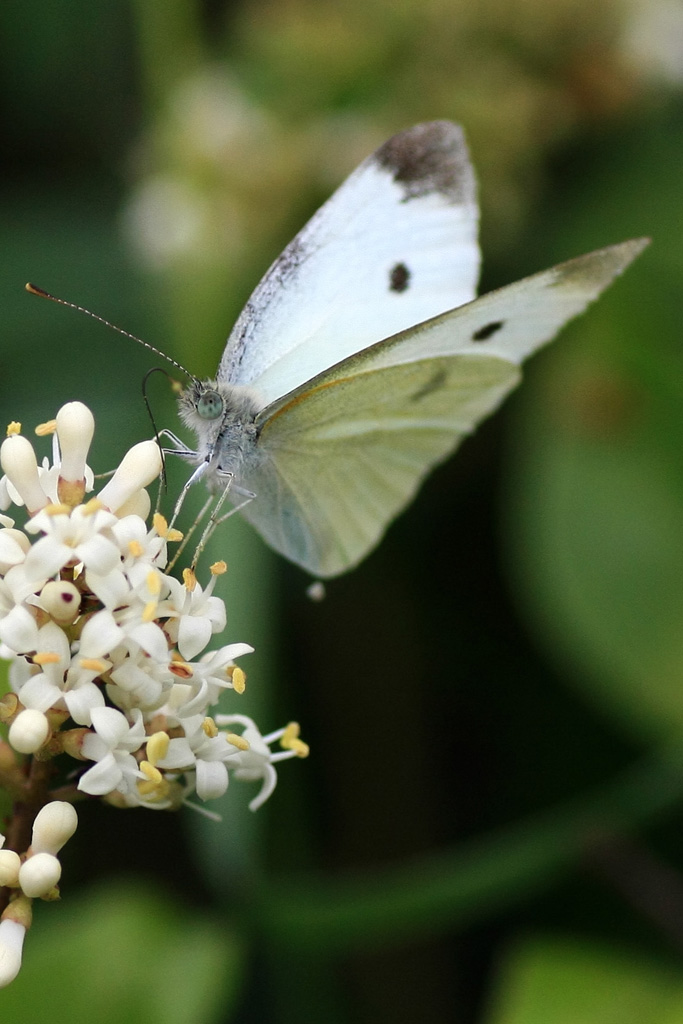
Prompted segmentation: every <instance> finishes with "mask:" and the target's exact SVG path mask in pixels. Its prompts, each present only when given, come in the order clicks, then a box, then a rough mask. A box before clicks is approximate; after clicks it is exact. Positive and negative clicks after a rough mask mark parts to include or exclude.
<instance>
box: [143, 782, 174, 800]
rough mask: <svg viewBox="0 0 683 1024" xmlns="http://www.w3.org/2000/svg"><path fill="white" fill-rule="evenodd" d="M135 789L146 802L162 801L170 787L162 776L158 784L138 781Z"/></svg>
mask: <svg viewBox="0 0 683 1024" xmlns="http://www.w3.org/2000/svg"><path fill="white" fill-rule="evenodd" d="M137 788H138V793H139V794H140V796H144V797H147V799H148V800H164V799H165V798H166V797H167V796H168V792H169V790H170V788H171V787H170V784H169V782H168V781H167V780H166V779H164V778H163V776H162V778H161V780H160V781H159V782H152V780H151V779H138V781H137Z"/></svg>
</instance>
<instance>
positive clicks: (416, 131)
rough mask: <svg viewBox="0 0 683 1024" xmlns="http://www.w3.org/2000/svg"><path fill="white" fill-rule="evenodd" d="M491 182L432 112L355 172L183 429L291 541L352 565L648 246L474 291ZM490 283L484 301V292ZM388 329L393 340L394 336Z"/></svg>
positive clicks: (265, 525) (296, 548)
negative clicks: (478, 177)
mask: <svg viewBox="0 0 683 1024" xmlns="http://www.w3.org/2000/svg"><path fill="white" fill-rule="evenodd" d="M478 218H479V211H478V207H477V201H476V183H475V179H474V174H473V171H472V167H471V164H470V161H469V157H468V153H467V148H466V145H465V142H464V138H463V134H462V130H461V129H460V128H459V127H458V126H457V125H454V124H451V123H450V122H448V121H434V122H431V123H427V124H419V125H416V126H415V127H413V128H409V129H408V130H407V131H404V132H401V133H400V134H399V135H395V136H394V137H393V138H391V139H389V141H388V142H386V143H385V144H384V145H383V146H381V147H380V149H378V150H377V152H376V153H374V154H373V155H372V156H371V157H369V158H368V159H367V160H365V161H364V163H362V164H361V165H360V167H359V168H358V169H357V170H356V171H354V173H353V174H352V175H351V176H350V177H349V178H348V179H347V180H346V182H344V184H343V185H342V186H341V187H340V188H339V189H338V191H337V192H335V194H334V195H333V196H332V198H331V199H329V200H328V201H327V202H326V203H325V204H324V206H322V207H321V209H320V210H318V212H317V213H316V214H315V215H314V216H313V218H312V219H311V220H310V221H309V223H308V224H307V225H306V227H304V229H303V230H302V231H301V232H300V233H299V234H298V235H297V236H296V238H295V239H294V241H293V242H291V243H290V245H289V246H288V247H287V248H286V249H285V251H284V252H283V254H282V255H281V256H280V257H279V258H278V259H277V260H276V261H275V263H274V264H273V265H272V267H271V268H270V270H269V271H268V272H267V273H266V275H265V277H264V278H263V279H262V281H261V282H260V284H259V285H258V287H257V288H256V290H255V292H254V293H253V295H252V296H251V298H250V300H249V301H248V303H247V305H246V307H245V309H244V311H243V312H242V314H241V316H240V317H239V319H238V321H237V323H236V325H235V327H234V329H233V331H232V333H231V335H230V337H229V338H228V342H227V345H226V348H225V352H224V353H223V358H222V359H221V363H220V366H219V367H218V374H217V377H216V380H215V381H197V380H193V381H192V382H191V383H190V385H189V386H188V387H187V388H186V390H185V391H184V392H183V394H182V395H181V398H180V415H181V417H182V419H183V421H184V422H185V423H186V424H187V425H188V426H190V427H191V428H193V430H194V431H195V432H196V434H197V438H198V442H197V450H196V451H192V450H190V449H188V448H186V447H185V446H184V445H183V444H182V442H179V441H178V439H177V438H174V437H173V435H169V436H171V437H173V440H174V442H175V443H176V445H177V447H178V452H177V453H178V454H180V455H182V456H183V457H184V458H187V459H188V460H189V461H191V462H193V463H194V464H196V465H197V466H198V468H197V470H196V471H195V473H194V474H193V477H192V480H193V481H194V480H196V479H199V478H200V477H201V478H203V479H204V480H205V481H206V483H207V484H208V486H209V488H210V490H212V491H224V490H225V488H226V486H228V485H229V486H230V488H231V491H230V495H231V500H232V495H233V494H234V493H237V494H238V495H240V494H241V495H247V496H249V495H254V498H253V500H252V501H248V502H247V503H246V505H245V507H244V509H243V514H244V516H245V517H246V518H247V519H248V520H249V522H251V523H252V524H253V526H254V527H255V528H256V529H257V530H258V531H259V533H260V534H261V535H262V536H263V537H264V538H265V540H266V541H267V542H268V543H269V544H270V545H271V546H272V547H273V548H275V550H276V551H279V552H281V553H282V554H283V555H285V556H286V557H287V558H289V559H291V560H292V561H293V562H296V563H297V564H298V565H300V566H302V567H303V568H304V569H307V570H308V571H309V572H310V573H312V574H313V575H315V576H321V577H327V576H336V575H338V574H339V573H342V572H345V571H346V570H347V569H350V568H351V567H352V566H354V565H356V564H357V563H358V562H359V561H360V560H361V559H362V558H364V557H365V555H367V553H368V552H369V551H370V550H371V549H372V548H373V547H374V546H375V545H376V544H377V543H378V541H379V540H380V538H381V536H382V534H383V533H384V531H385V530H386V528H387V526H388V524H389V523H390V522H391V520H392V519H393V518H394V516H396V515H397V514H398V513H399V512H400V511H401V510H402V509H403V508H404V507H405V506H406V505H407V504H408V502H409V501H410V500H411V498H412V497H413V495H414V494H415V492H416V491H417V489H418V487H419V486H420V483H421V482H422V480H423V478H424V477H425V476H426V474H427V473H428V472H429V471H430V470H431V469H432V468H433V467H434V466H435V465H436V464H437V463H439V462H441V461H442V460H443V459H445V458H446V457H447V456H449V455H450V454H451V453H452V452H453V451H454V450H455V448H457V446H458V444H459V443H460V441H461V440H462V438H463V437H464V436H465V435H467V434H469V433H470V432H471V431H472V430H473V429H474V427H475V426H476V425H477V424H478V423H479V422H480V421H481V420H482V419H483V418H484V417H485V416H487V415H488V414H489V413H491V412H493V410H494V409H496V408H497V407H498V405H499V404H500V403H501V402H502V400H503V398H504V397H505V396H506V395H507V394H508V393H509V392H510V391H511V390H512V389H513V388H514V387H515V385H516V384H517V383H518V382H519V380H520V377H521V373H520V369H519V364H520V363H521V361H522V360H523V359H524V358H525V357H526V356H527V355H529V354H530V353H531V352H533V351H535V350H536V349H537V348H539V347H540V346H541V345H543V344H544V343H545V342H547V341H549V340H550V339H551V338H552V337H553V336H554V335H555V333H556V332H557V331H558V330H559V329H560V328H561V327H562V326H563V325H564V324H565V323H566V322H567V321H568V320H570V319H571V318H572V317H574V316H576V315H577V314H578V313H580V312H581V311H582V310H584V309H585V308H586V306H587V305H588V303H589V302H591V301H592V300H593V299H595V298H596V297H597V296H598V295H599V294H600V292H602V290H603V289H604V288H606V287H607V285H608V284H609V283H610V282H611V281H612V280H613V278H614V277H615V276H616V275H618V274H619V273H621V271H622V270H623V269H624V268H625V267H626V266H628V264H629V263H630V262H631V260H633V259H634V258H635V257H636V256H637V255H638V253H639V252H640V251H641V250H642V249H643V248H644V247H645V245H647V242H648V240H647V239H635V240H632V241H628V242H623V243H622V244H621V245H614V246H611V247H609V248H606V249H599V250H597V251H596V252H592V253H589V254H588V255H586V256H580V257H579V258H578V259H573V260H570V261H569V262H567V263H561V264H559V266H557V267H553V268H552V269H551V270H546V271H544V272H543V273H540V274H535V275H534V276H533V277H528V278H525V279H524V280H522V281H518V282H516V283H515V284H513V285H509V286H508V287H507V288H501V289H499V290H498V291H495V292H491V293H490V294H488V295H485V296H483V297H482V298H480V299H474V297H475V294H476V283H477V278H478V273H479V259H480V257H479V248H478V245H477V222H478ZM473 300H474V301H473ZM382 338H383V339H384V340H380V341H378V339H382Z"/></svg>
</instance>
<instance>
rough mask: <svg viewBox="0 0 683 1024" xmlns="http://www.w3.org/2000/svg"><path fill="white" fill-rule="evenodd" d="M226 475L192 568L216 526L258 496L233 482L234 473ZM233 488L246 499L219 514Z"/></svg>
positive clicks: (193, 566)
mask: <svg viewBox="0 0 683 1024" xmlns="http://www.w3.org/2000/svg"><path fill="white" fill-rule="evenodd" d="M226 475H227V476H229V479H228V482H227V484H226V485H225V489H224V491H223V493H222V494H221V495H220V497H219V498H218V501H217V502H216V504H215V506H214V509H213V512H212V513H211V516H210V518H209V521H208V523H207V524H206V527H205V528H204V533H203V534H202V536H201V538H200V541H199V544H198V545H197V548H196V550H195V553H194V556H193V558H192V565H191V569H192V570H194V569H195V567H196V565H197V562H198V561H199V556H200V555H201V553H202V551H203V550H204V548H205V547H206V545H207V543H208V541H209V538H210V537H211V536H212V535H213V532H214V530H215V529H216V527H217V526H220V524H221V523H224V522H225V520H226V519H229V518H230V516H232V515H234V514H235V512H239V510H240V509H242V508H244V506H245V505H248V504H249V502H250V501H253V500H254V498H255V497H256V495H255V494H254V493H253V492H252V491H247V490H245V489H244V488H243V487H240V486H239V485H238V484H235V483H233V476H232V474H226ZM231 490H232V491H235V492H237V493H238V494H242V495H245V496H246V497H245V500H244V501H241V502H240V503H239V505H235V506H234V507H233V508H231V509H230V511H229V512H226V513H225V515H222V516H219V512H220V510H221V509H222V507H223V505H224V504H225V500H226V498H227V497H228V494H229V493H230V491H231Z"/></svg>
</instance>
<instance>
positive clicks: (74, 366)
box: [0, 0, 683, 1024]
mask: <svg viewBox="0 0 683 1024" xmlns="http://www.w3.org/2000/svg"><path fill="white" fill-rule="evenodd" d="M0 47H2V51H1V52H2V60H1V61H0V79H1V81H2V88H1V90H0V104H1V105H2V124H3V142H4V158H3V161H2V170H1V173H2V177H3V187H2V189H1V190H0V211H1V215H0V240H1V249H0V251H1V252H2V274H0V300H1V303H2V310H3V330H2V340H1V341H0V387H1V388H2V407H3V409H4V410H5V421H9V420H12V419H18V420H21V421H22V422H23V423H24V424H25V427H26V429H27V431H28V430H29V429H30V428H31V427H32V425H33V424H35V423H37V422H40V421H43V420H46V419H48V418H50V417H51V416H52V415H54V413H55V412H56V410H57V409H58V407H59V406H60V405H61V404H62V403H63V402H64V401H67V400H71V399H75V398H78V399H80V400H82V401H85V402H87V403H88V404H89V405H90V406H91V408H92V409H93V410H94V412H95V414H96V418H97V422H98V433H97V436H96V444H95V450H94V455H93V458H92V459H91V463H92V464H93V465H94V466H95V467H97V468H98V469H99V470H106V469H109V468H112V467H113V466H114V465H115V464H116V463H117V461H118V459H119V458H120V456H121V454H122V453H123V451H124V450H125V449H126V447H127V446H128V445H129V444H131V443H133V442H134V441H136V440H139V439H141V438H142V437H146V436H149V433H150V427H149V423H148V420H147V418H146V413H145V409H144V405H143V402H142V398H141V382H142V378H143V376H144V374H145V372H146V370H147V369H149V368H150V366H152V365H156V364H157V363H158V360H155V359H154V358H153V357H151V356H150V354H149V353H146V352H145V351H144V350H143V349H141V348H138V347H137V346H135V345H133V344H132V343H131V342H128V341H126V340H125V339H124V338H121V337H120V336H118V335H115V334H113V333H112V332H108V331H107V330H106V329H105V328H104V327H101V326H100V325H98V324H95V323H93V322H92V321H89V320H87V319H86V318H84V317H79V316H78V315H76V314H74V313H72V312H70V311H68V310H63V309H59V308H58V307H56V306H52V305H49V304H47V303H45V302H41V301H39V300H38V299H36V298H34V297H30V296H27V295H26V294H25V293H24V292H23V285H24V282H25V281H27V280H32V281H35V282H36V283H37V284H38V285H40V286H42V287H44V288H47V289H49V290H51V291H53V292H55V293H57V294H58V295H60V296H63V297H64V298H66V299H70V300H73V301H75V302H78V303H81V304H83V305H86V306H88V307H89V308H90V309H93V310H94V311H96V312H97V313H99V314H101V315H102V316H104V317H106V318H108V319H109V320H112V321H114V322H115V323H117V324H119V325H120V326H121V327H123V328H125V329H126V330H129V331H132V332H134V333H136V334H138V335H139V336H141V337H143V338H145V339H146V340H148V341H150V342H151V343H153V344H155V345H157V346H160V347H162V348H163V349H165V350H166V351H167V352H169V354H170V355H173V356H175V357H176V358H178V359H179V360H180V361H181V362H183V363H184V364H185V365H187V366H188V367H189V369H190V370H192V372H194V373H196V374H197V375H204V374H207V375H209V374H212V373H213V372H214V370H215V367H216V365H217V362H218V359H219V357H220V354H221V352H222V347H223V344H224V340H225V337H226V336H227V334H228V331H229V328H230V326H231V323H232V321H233V320H234V318H235V316H236V315H237V313H238V312H239V309H240V308H241V306H242V304H243V303H244V301H245V299H246V298H247V296H248V294H249V292H250V290H251V289H252V288H253V286H254V285H255V283H256V282H257V280H258V278H259V277H260V275H261V273H262V272H263V271H264V270H265V268H266V267H267V266H268V264H269V263H270V261H271V260H272V259H273V258H274V257H275V256H276V255H277V253H278V252H279V251H280V249H281V248H282V247H283V245H284V244H285V243H286V242H287V241H288V240H289V238H290V237H291V236H292V235H293V234H294V232H295V231H296V230H297V229H298V228H299V227H300V226H301V225H302V224H303V222H304V220H305V219H306V217H307V216H309V215H310V213H312V212H313V210H314V209H315V208H316V206H317V205H318V204H319V203H320V201H322V200H323V199H324V198H325V197H326V196H327V195H328V194H329V193H330V191H331V190H332V189H333V188H334V187H335V186H336V185H337V184H338V183H339V182H340V181H341V180H342V179H343V178H344V177H345V175H346V174H347V173H348V172H349V171H350V170H351V169H352V168H353V167H354V166H355V165H356V164H357V163H358V162H359V161H360V160H361V159H362V158H363V157H364V156H366V155H367V154H368V153H369V152H370V151H371V150H372V149H373V148H374V147H375V146H376V145H378V144H380V143H381V142H382V141H383V140H384V139H385V138H386V137H388V136H389V135H390V134H391V133H392V132H394V131H397V130H399V129H401V128H404V127H406V126H408V125H409V124H411V123H414V122H416V121H419V120H424V119H433V118H436V117H447V118H451V119H453V120H457V121H459V122H461V123H462V124H463V125H464V127H465V130H466V132H467V136H468V139H469V143H470V147H471V151H472V156H473V161H474V163H475V166H476V168H477V171H478V175H479V179H480V187H481V205H482V218H483V220H482V243H483V251H484V275H483V288H484V290H488V289H489V288H491V287H495V286H497V285H500V284H504V283H507V282H509V281H513V280H515V279H517V278H519V277H521V276H523V275H524V274H526V273H531V272H533V271H536V270H540V269H543V268H544V267H545V266H548V265H551V264H552V263H554V262H558V261H559V260H561V259H565V258H568V257H571V256H574V255H578V254H580V253H582V252H584V251H587V250H589V249H591V248H595V247H598V246H601V245H605V244H608V243H612V242H618V241H621V240H623V239H625V238H628V237H632V236H637V235H642V234H647V235H650V236H651V237H652V238H653V245H652V246H651V248H650V249H649V250H648V251H647V252H646V253H645V255H644V256H643V257H641V258H640V259H639V260H638V261H637V263H636V264H635V265H634V266H633V267H632V268H631V269H630V270H629V271H628V272H627V274H626V275H625V277H624V278H623V279H622V280H620V281H619V282H617V284H616V285H615V286H614V288H613V289H611V290H610V292H609V293H608V294H607V295H606V296H605V297H604V298H603V299H602V300H601V301H600V302H599V303H598V304H597V305H596V306H595V307H594V308H593V309H591V310H590V312H589V313H588V314H587V315H586V316H585V317H583V318H582V319H581V320H579V321H578V322H577V323H576V324H574V325H572V327H571V329H569V330H567V331H566V332H565V333H564V334H563V336H562V338H561V340H559V341H558V342H557V343H556V344H555V345H553V346H551V348H550V349H548V350H547V351H545V352H544V353H542V354H541V355H540V356H539V357H538V358H536V359H535V360H534V361H533V363H532V364H531V365H530V366H529V368H528V372H527V374H526V377H525V382H524V384H523V386H522V388H521V389H520V390H519V392H517V393H516V394H515V396H514V397H513V399H512V400H511V401H510V402H509V403H508V404H507V406H506V407H505V409H504V410H503V412H502V413H501V414H499V415H498V416H496V417H495V418H494V419H493V420H492V421H489V422H487V423H486V424H485V425H484V426H483V427H482V428H481V429H480V431H479V432H478V433H477V435H476V436H475V437H474V438H472V439H471V440H469V441H468V442H467V443H466V444H465V446H464V447H463V449H462V451H461V452H460V453H459V454H458V456H457V458H456V459H454V460H452V461H451V462H450V463H448V464H447V465H445V466H443V467H442V468H441V469H439V471H438V472H437V473H435V474H434V475H433V477H432V478H431V479H430V480H429V481H428V483H427V485H426V486H425V488H424V489H423V491H422V493H421V494H420V496H419V498H418V500H417V501H416V503H415V505H414V507H413V508H412V509H411V510H410V511H409V512H408V513H407V514H405V515H404V516H403V517H402V518H401V519H400V520H399V521H398V522H397V523H396V524H394V526H393V527H392V528H391V530H390V531H389V535H388V537H387V538H386V541H385V542H384V544H383V545H382V547H381V548H380V549H379V550H378V551H377V552H376V553H374V554H373V555H372V556H371V557H370V558H369V559H368V560H367V561H366V562H365V563H364V564H363V565H362V566H361V567H360V568H359V569H358V570H357V571H355V572H353V573H352V574H350V575H348V576H347V577H343V578H341V579H339V580H338V581H335V582H333V583H331V584H330V585H328V587H327V598H326V600H325V601H324V602H322V603H321V604H313V603H312V602H311V601H309V600H308V599H307V598H306V596H305V587H306V586H307V583H308V581H307V579H306V578H305V577H304V575H303V574H302V573H300V572H299V571H298V570H296V569H294V568H293V567H291V566H289V565H288V564H285V563H284V562H283V561H282V560H279V559H277V558H276V557H275V556H273V555H271V554H270V553H269V552H267V551H266V550H265V548H264V546H263V545H262V544H261V542H260V540H259V539H258V538H256V537H254V536H253V535H252V534H251V533H250V532H249V531H248V529H247V528H246V527H244V526H242V525H241V524H237V523H235V522H234V521H232V522H231V523H230V524H229V525H228V526H226V528H225V529H224V531H223V533H222V535H221V537H220V539H219V542H218V545H217V548H218V549H217V550H216V557H218V556H219V555H220V556H222V557H225V558H226V560H227V561H228V563H229V566H230V571H229V573H228V577H227V578H226V581H225V587H224V590H223V596H224V597H225V599H226V601H227V602H228V632H227V635H226V642H227V641H232V640H243V641H247V642H249V643H252V644H253V645H254V646H255V647H256V648H257V652H256V654H255V655H253V656H252V658H251V659H250V660H249V663H248V664H247V663H246V662H245V667H246V668H247V669H248V672H249V685H248V691H247V694H245V696H244V697H243V698H241V699H240V704H239V708H237V707H235V704H234V703H232V704H229V705H226V710H228V709H232V710H240V711H246V712H247V713H250V714H253V715H254V716H255V717H256V718H257V720H258V722H259V724H260V725H261V726H262V728H263V729H264V731H267V730H269V729H271V728H275V727H277V726H278V725H280V724H282V723H284V722H285V721H287V720H288V719H289V718H297V719H298V720H299V721H300V722H301V723H302V727H303V736H304V738H305V739H306V740H307V741H309V742H310V743H311V746H312V756H311V758H310V759H309V760H308V761H306V762H296V763H289V764H287V765H285V766H283V768H282V770H281V772H280V783H279V785H278V789H277V791H276V794H275V796H274V798H273V799H272V800H271V801H270V803H269V804H268V805H267V807H266V808H264V809H263V810H262V811H260V812H259V814H258V815H256V816H251V815H249V812H247V811H245V805H246V803H247V800H248V799H249V798H250V796H251V792H250V791H248V790H247V791H245V787H242V786H237V785H235V786H233V787H232V790H234V791H232V790H231V792H230V793H229V794H228V796H227V798H226V800H225V806H224V807H222V808H221V810H222V812H223V815H224V817H223V822H222V823H221V824H220V825H218V824H215V823H212V822H205V821H204V820H203V819H201V818H200V817H199V816H198V815H192V814H191V813H190V812H186V813H184V814H183V815H180V816H167V815H163V814H159V815H154V814H151V813H149V812H144V811H135V812H133V811H130V812H119V811H114V810H112V809H109V808H106V807H101V806H99V805H97V804H95V803H93V805H92V806H90V805H86V806H84V807H83V810H82V812H81V814H80V818H81V828H80V829H79V834H78V837H77V839H76V840H75V841H74V843H73V844H72V845H73V849H72V850H68V851H67V856H66V858H65V870H64V876H63V883H62V893H63V899H62V902H61V904H59V905H49V906H48V905H45V906H43V907H40V908H39V910H40V911H41V912H40V913H39V914H38V915H37V921H36V924H35V927H34V929H33V930H32V932H31V933H30V934H29V936H28V939H27V943H26V950H25V967H24V969H23V971H22V974H21V975H20V977H19V979H18V980H17V981H16V982H15V983H14V985H13V986H12V987H11V988H9V989H7V990H5V991H3V992H0V1015H1V1016H2V1020H3V1021H4V1020H7V1021H10V1020H12V1021H14V1020H21V1021H22V1024H32V1022H33V1021H36V1022H38V1021H40V1022H41V1024H42V1022H43V1021H44V1020H45V1019H47V1018H48V1016H49V1019H50V1020H51V1021H52V1022H53V1024H61V1022H62V1021H64V1022H66V1021H69V1022H70V1024H81V1022H85V1021H88V1022H90V1021H93V1020H94V1021H97V1022H101V1021H106V1022H112V1024H113V1022H116V1021H122V1022H123V1021H125V1022H127V1024H130V1022H137V1021H138V1020H139V1021H141V1022H142V1021H143V1020H144V1021H145V1024H151V1022H156V1021H159V1022H160V1024H161V1022H162V1021H163V1022H164V1024H169V1022H170V1024H173V1022H175V1021H178V1022H192V1024H194V1022H196V1024H204V1022H206V1024H221V1022H228V1021H239V1022H247V1024H250V1022H265V1021H267V1022H274V1024H280V1022H283V1024H285V1022H287V1024H288V1022H290V1021H297V1022H298V1021H309V1020H311V1021H312V1020H315V1021H326V1022H331V1024H337V1022H339V1024H346V1022H348V1021H353V1022H354V1024H366V1022H368V1024H369V1022H374V1021H383V1020H392V1021H394V1022H402V1021H414V1020H419V1021H421V1022H422V1024H432V1022H441V1021H458V1022H465V1024H469V1022H483V1024H641V1022H643V1021H647V1022H648V1024H650V1022H651V1024H676V1022H683V873H682V872H683V828H682V823H683V814H682V812H683V799H682V798H683V543H682V542H683V455H682V447H683V444H682V442H683V342H682V339H681V330H680V299H679V296H680V288H681V281H682V280H683V243H682V242H681V220H682V218H683V184H682V182H683V178H682V176H681V165H682V163H683V96H682V94H681V86H682V85H683V6H682V5H681V4H680V3H678V2H674V0H603V2H602V3H600V4H596V3H591V2H589V0H553V2H552V3H548V0H512V2H510V0H507V2H506V0H478V2H475V3H471V2H470V3H464V2H457V0H404V2H403V3H401V4H397V3H395V2H394V0H342V2H337V3H332V2H320V0H279V2H278V0H270V2H262V0H239V2H233V3H221V2H219V0H206V2H205V3H204V4H199V3H194V4H193V3H191V2H190V0H167V2H165V3H163V4H161V3H151V2H149V0H138V2H137V3H125V2H123V0H100V2H99V3H96V4H93V3H87V2H85V0H70V2H69V3H68V4H67V3H62V4H54V3H49V2H47V0H27V2H26V3H25V4H23V5H18V4H7V5H3V6H2V7H0ZM150 390H151V393H152V396H153V403H154V407H155V410H156V414H157V417H158V420H159V422H160V423H161V424H167V425H169V426H170V427H174V426H175V424H176V420H175V412H174V408H173V401H172V399H171V398H170V397H169V395H168V389H167V387H166V386H165V384H164V381H163V379H162V378H161V377H158V378H153V380H152V382H151V384H150ZM170 473H171V493H174V490H173V489H174V488H176V489H177V487H178V486H179V482H180V481H182V480H183V479H184V475H185V473H186V470H185V469H183V467H182V466H171V467H170ZM198 497H199V496H197V499H198ZM235 700H237V698H235ZM105 982H106V983H105Z"/></svg>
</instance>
